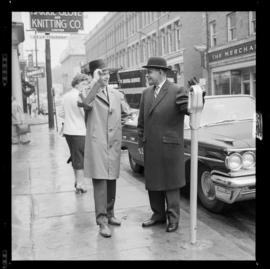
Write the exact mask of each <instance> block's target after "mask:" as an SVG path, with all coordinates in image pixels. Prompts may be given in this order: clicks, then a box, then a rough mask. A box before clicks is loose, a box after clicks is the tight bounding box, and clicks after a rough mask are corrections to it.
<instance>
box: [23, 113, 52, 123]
mask: <svg viewBox="0 0 270 269" xmlns="http://www.w3.org/2000/svg"><path fill="white" fill-rule="evenodd" d="M24 117H25V120H26V122H28V123H29V124H30V125H36V124H46V123H48V115H42V114H39V115H36V116H30V115H29V114H28V113H24Z"/></svg>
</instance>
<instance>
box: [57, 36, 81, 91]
mask: <svg viewBox="0 0 270 269" xmlns="http://www.w3.org/2000/svg"><path fill="white" fill-rule="evenodd" d="M85 36H86V35H85V34H72V35H70V37H69V38H68V45H67V47H66V49H65V50H64V52H63V53H62V55H61V57H60V63H61V73H62V75H61V76H62V85H63V91H64V92H66V91H68V90H69V89H70V88H71V81H72V79H73V77H74V75H75V74H76V73H78V72H80V71H81V65H83V64H84V63H85V47H84V39H85Z"/></svg>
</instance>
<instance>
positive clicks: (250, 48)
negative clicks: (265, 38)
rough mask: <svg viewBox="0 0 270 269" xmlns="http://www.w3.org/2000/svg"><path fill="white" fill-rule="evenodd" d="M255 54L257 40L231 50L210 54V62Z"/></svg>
mask: <svg viewBox="0 0 270 269" xmlns="http://www.w3.org/2000/svg"><path fill="white" fill-rule="evenodd" d="M254 52H256V40H253V41H250V42H246V43H244V44H241V45H236V46H233V47H230V48H226V49H222V50H218V51H214V52H210V53H209V54H208V60H209V62H210V63H211V62H215V61H220V60H224V59H227V58H231V57H236V56H240V55H245V54H249V53H254Z"/></svg>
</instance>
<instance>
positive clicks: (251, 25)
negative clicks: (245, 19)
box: [249, 11, 256, 35]
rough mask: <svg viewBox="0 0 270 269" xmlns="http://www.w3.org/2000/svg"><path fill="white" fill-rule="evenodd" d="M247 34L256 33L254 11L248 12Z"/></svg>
mask: <svg viewBox="0 0 270 269" xmlns="http://www.w3.org/2000/svg"><path fill="white" fill-rule="evenodd" d="M249 34H250V35H253V34H256V11H250V12H249Z"/></svg>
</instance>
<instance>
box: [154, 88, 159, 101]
mask: <svg viewBox="0 0 270 269" xmlns="http://www.w3.org/2000/svg"><path fill="white" fill-rule="evenodd" d="M158 91H159V86H156V88H155V91H154V96H155V98H157V96H158Z"/></svg>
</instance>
